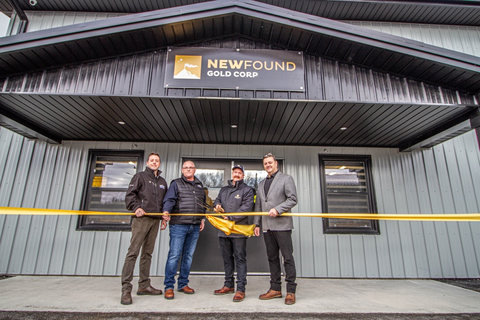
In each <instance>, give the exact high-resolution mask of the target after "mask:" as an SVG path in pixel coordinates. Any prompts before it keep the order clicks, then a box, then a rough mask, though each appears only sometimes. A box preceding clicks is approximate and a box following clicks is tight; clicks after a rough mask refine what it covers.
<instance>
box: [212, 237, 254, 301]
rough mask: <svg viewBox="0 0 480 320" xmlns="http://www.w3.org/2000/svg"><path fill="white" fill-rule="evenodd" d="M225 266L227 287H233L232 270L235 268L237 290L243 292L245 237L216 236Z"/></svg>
mask: <svg viewBox="0 0 480 320" xmlns="http://www.w3.org/2000/svg"><path fill="white" fill-rule="evenodd" d="M218 240H219V242H220V250H221V251H222V257H223V266H224V268H225V283H224V286H225V287H227V288H235V285H234V277H233V274H234V271H235V267H236V269H237V291H242V292H245V286H246V284H247V238H224V237H219V238H218Z"/></svg>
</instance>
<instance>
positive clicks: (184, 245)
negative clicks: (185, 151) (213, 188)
mask: <svg viewBox="0 0 480 320" xmlns="http://www.w3.org/2000/svg"><path fill="white" fill-rule="evenodd" d="M195 171H196V169H195V164H194V163H193V162H192V161H185V162H184V163H183V166H182V177H181V178H178V179H175V180H173V181H172V182H171V183H170V188H169V189H168V192H167V194H166V195H165V199H164V201H163V210H164V211H163V222H162V223H163V225H162V226H164V224H165V223H166V222H165V221H169V222H170V223H169V229H170V249H169V251H168V258H167V263H166V265H165V280H164V285H165V295H164V297H165V299H169V300H171V299H173V298H174V292H173V289H174V286H175V275H176V274H177V266H178V261H179V260H180V257H181V258H182V260H181V262H180V274H179V276H178V285H177V288H178V291H180V292H183V293H186V294H194V293H195V290H193V289H192V288H190V287H189V286H188V282H189V280H188V277H189V275H190V268H191V266H192V259H193V254H194V253H195V248H196V246H197V240H198V237H199V235H200V231H202V230H203V228H204V226H205V219H204V217H202V216H194V215H191V216H175V215H173V216H170V213H205V209H204V203H205V200H206V199H205V198H206V196H205V191H204V190H203V185H202V182H201V181H200V180H198V179H197V177H195Z"/></svg>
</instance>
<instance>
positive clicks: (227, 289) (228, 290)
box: [213, 286, 235, 295]
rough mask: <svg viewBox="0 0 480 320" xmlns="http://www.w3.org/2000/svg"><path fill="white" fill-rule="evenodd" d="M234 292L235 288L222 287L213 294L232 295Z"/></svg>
mask: <svg viewBox="0 0 480 320" xmlns="http://www.w3.org/2000/svg"><path fill="white" fill-rule="evenodd" d="M234 291H235V288H227V287H225V286H223V287H222V288H221V289H218V290H215V291H213V294H216V295H220V294H227V293H233V292H234Z"/></svg>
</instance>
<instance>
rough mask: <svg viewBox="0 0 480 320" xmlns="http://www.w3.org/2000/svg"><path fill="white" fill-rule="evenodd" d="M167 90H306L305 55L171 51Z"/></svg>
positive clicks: (233, 50) (224, 50)
mask: <svg viewBox="0 0 480 320" xmlns="http://www.w3.org/2000/svg"><path fill="white" fill-rule="evenodd" d="M165 87H169V88H214V89H240V90H282V91H305V79H304V68H303V54H302V52H296V51H295V52H294V51H281V50H243V49H212V48H183V47H182V48H169V49H168V54H167V69H166V75H165Z"/></svg>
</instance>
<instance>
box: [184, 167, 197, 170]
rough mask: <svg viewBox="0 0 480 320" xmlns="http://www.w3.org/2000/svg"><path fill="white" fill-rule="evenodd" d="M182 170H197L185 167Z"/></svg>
mask: <svg viewBox="0 0 480 320" xmlns="http://www.w3.org/2000/svg"><path fill="white" fill-rule="evenodd" d="M182 169H185V170H193V169H195V167H183V168H182Z"/></svg>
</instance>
